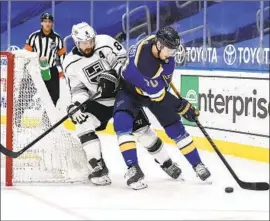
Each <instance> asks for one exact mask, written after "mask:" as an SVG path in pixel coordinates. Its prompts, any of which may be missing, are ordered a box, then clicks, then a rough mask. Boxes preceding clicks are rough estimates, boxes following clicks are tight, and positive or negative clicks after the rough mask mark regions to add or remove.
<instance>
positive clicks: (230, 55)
mask: <svg viewBox="0 0 270 221" xmlns="http://www.w3.org/2000/svg"><path fill="white" fill-rule="evenodd" d="M223 58H224V61H225V63H226V64H227V65H233V64H234V62H235V60H236V49H235V47H234V46H233V45H231V44H230V45H227V46H226V47H225V49H224V52H223Z"/></svg>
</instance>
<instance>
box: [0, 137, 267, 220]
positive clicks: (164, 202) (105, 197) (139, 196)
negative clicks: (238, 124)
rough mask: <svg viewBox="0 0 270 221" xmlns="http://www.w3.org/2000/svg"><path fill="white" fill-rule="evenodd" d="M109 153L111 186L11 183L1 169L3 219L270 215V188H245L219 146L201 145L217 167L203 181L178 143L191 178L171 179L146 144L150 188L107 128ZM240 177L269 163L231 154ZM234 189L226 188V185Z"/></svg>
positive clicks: (262, 176) (249, 177)
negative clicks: (129, 174) (134, 185)
mask: <svg viewBox="0 0 270 221" xmlns="http://www.w3.org/2000/svg"><path fill="white" fill-rule="evenodd" d="M100 136H101V138H102V139H101V141H102V144H103V151H104V158H105V160H106V162H107V164H108V167H109V168H110V174H111V179H112V185H111V186H105V187H96V186H93V185H92V184H90V183H83V184H82V183H80V184H64V185H63V184H55V185H51V184H50V185H45V184H42V185H41V184H40V185H37V184H35V185H29V184H28V185H26V184H24V185H16V186H13V187H5V185H4V171H3V169H2V174H1V219H2V220H53V219H56V220H127V219H131V220H139V219H141V220H146V219H148V220H150V219H151V220H192V219H214V220H233V219H238V220H251V219H253V220H254V219H255V220H269V191H261V192H260V191H250V190H243V189H241V188H240V187H239V186H238V185H237V183H236V182H235V181H234V179H233V178H232V177H231V175H230V173H229V172H228V171H227V169H226V167H225V166H224V165H223V163H222V161H221V160H220V159H219V158H218V156H217V155H216V154H215V153H214V152H213V153H212V152H206V151H200V153H201V156H202V159H203V161H204V162H205V164H206V165H207V166H208V167H209V169H210V170H211V172H212V185H209V184H205V183H202V182H201V181H199V180H198V179H197V178H196V177H195V173H194V172H193V170H192V168H191V167H190V166H189V164H188V163H187V161H186V160H185V159H184V157H183V156H181V154H179V152H178V151H177V149H176V148H175V147H174V146H172V145H169V144H167V145H166V148H167V149H168V150H169V152H170V153H171V155H172V156H173V159H174V160H175V161H176V162H177V163H178V164H179V165H180V166H181V168H182V170H183V178H184V179H185V181H175V180H171V179H170V178H169V177H167V175H166V174H165V173H164V172H163V171H162V170H161V169H160V168H159V166H158V165H157V164H156V163H155V162H154V160H153V158H152V156H150V155H149V154H148V153H147V152H146V150H144V149H143V148H139V149H138V156H139V162H140V164H141V166H142V169H143V171H144V172H145V175H146V181H147V183H148V188H147V189H144V190H140V191H135V190H132V189H129V188H128V187H127V186H126V184H125V180H124V173H125V172H126V169H125V168H126V167H125V165H124V162H123V160H122V156H121V153H120V151H119V150H118V147H117V142H116V137H115V136H112V135H105V134H102V135H100ZM226 159H227V160H228V162H229V163H230V164H231V166H232V167H233V168H234V169H235V171H236V173H237V175H239V177H240V179H242V180H245V181H269V164H267V163H258V162H255V161H250V160H245V159H240V158H236V157H231V156H226ZM228 186H230V187H233V188H234V192H233V193H225V191H224V189H225V188H226V187H228Z"/></svg>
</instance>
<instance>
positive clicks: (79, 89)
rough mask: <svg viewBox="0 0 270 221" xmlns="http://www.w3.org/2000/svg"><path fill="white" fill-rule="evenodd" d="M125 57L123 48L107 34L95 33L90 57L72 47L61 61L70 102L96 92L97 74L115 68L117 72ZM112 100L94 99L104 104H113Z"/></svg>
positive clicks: (80, 99)
mask: <svg viewBox="0 0 270 221" xmlns="http://www.w3.org/2000/svg"><path fill="white" fill-rule="evenodd" d="M126 59H127V53H126V50H125V48H124V47H123V46H122V45H121V44H120V43H119V42H118V41H116V40H115V39H114V38H112V37H110V36H109V35H96V38H95V48H94V53H93V54H92V56H90V57H85V56H84V55H83V54H81V53H80V51H79V50H78V49H77V48H76V47H74V48H73V49H72V51H71V52H70V53H69V54H68V55H67V56H66V58H65V60H64V62H63V69H64V74H65V77H66V79H67V83H68V85H69V87H70V92H71V102H75V101H78V102H80V103H82V102H84V101H85V100H87V99H88V98H89V97H90V96H91V95H92V94H94V93H96V92H97V88H98V82H97V78H98V76H99V74H100V73H102V72H104V71H107V70H110V69H115V70H116V71H117V73H119V72H120V71H119V70H120V69H121V67H122V66H123V65H124V64H125V62H126ZM114 100H115V99H114V98H102V97H100V98H98V99H96V101H97V102H99V103H100V104H103V105H105V106H113V105H114Z"/></svg>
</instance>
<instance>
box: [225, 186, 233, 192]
mask: <svg viewBox="0 0 270 221" xmlns="http://www.w3.org/2000/svg"><path fill="white" fill-rule="evenodd" d="M225 192H226V193H232V192H233V188H232V187H226V188H225Z"/></svg>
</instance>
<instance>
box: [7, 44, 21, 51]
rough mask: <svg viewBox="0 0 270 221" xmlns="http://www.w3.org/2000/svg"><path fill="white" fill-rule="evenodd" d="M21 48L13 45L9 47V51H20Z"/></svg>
mask: <svg viewBox="0 0 270 221" xmlns="http://www.w3.org/2000/svg"><path fill="white" fill-rule="evenodd" d="M18 50H20V48H19V47H18V46H16V45H11V46H9V47H8V49H7V51H18Z"/></svg>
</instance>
